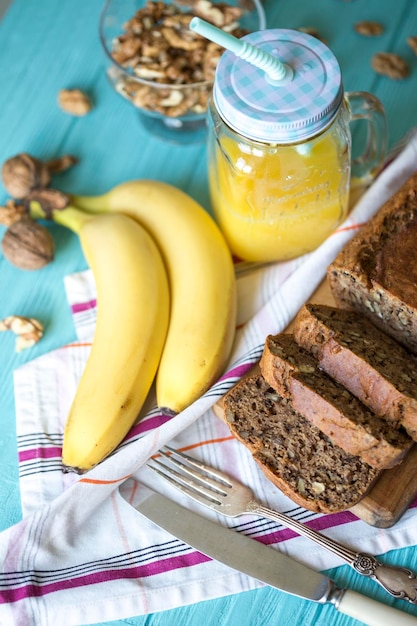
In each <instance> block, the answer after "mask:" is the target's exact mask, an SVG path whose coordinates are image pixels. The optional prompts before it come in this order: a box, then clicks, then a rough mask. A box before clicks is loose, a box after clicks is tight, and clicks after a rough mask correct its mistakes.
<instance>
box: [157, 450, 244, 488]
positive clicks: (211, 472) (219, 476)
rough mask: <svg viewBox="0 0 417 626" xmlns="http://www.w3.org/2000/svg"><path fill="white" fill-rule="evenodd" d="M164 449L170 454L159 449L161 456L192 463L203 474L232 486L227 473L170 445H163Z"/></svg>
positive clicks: (188, 463)
mask: <svg viewBox="0 0 417 626" xmlns="http://www.w3.org/2000/svg"><path fill="white" fill-rule="evenodd" d="M164 449H165V450H168V451H169V452H170V454H166V453H164V452H163V451H162V450H160V451H159V452H160V453H161V454H162V455H163V456H165V457H167V458H168V457H169V458H170V460H171V461H174V458H177V459H181V460H182V461H184V462H185V463H186V464H187V465H192V466H193V467H196V468H199V469H200V470H202V471H203V472H204V473H205V474H207V476H211V477H212V478H214V479H215V480H216V481H217V482H220V483H223V484H224V485H225V486H226V487H232V481H231V479H230V477H229V476H227V474H224V473H223V472H221V471H220V470H217V469H214V467H209V466H208V465H205V464H204V463H202V462H201V461H199V460H198V459H196V458H195V457H193V456H189V455H188V454H185V452H180V451H179V450H175V448H171V447H170V446H164Z"/></svg>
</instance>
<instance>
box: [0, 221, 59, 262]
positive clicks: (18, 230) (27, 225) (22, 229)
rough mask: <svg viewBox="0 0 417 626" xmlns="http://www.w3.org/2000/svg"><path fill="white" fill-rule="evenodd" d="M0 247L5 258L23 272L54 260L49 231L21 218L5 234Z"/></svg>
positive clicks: (53, 245) (53, 249) (36, 223)
mask: <svg viewBox="0 0 417 626" xmlns="http://www.w3.org/2000/svg"><path fill="white" fill-rule="evenodd" d="M1 247H2V250H3V254H4V256H5V258H6V259H7V260H8V261H9V262H10V263H12V265H15V266H16V267H19V268H20V269H23V270H37V269H40V268H41V267H44V266H45V265H47V264H48V263H50V262H51V261H52V260H53V258H54V252H55V244H54V240H53V237H52V235H51V233H50V232H49V230H47V228H45V226H42V225H41V224H38V222H35V221H34V220H33V219H31V218H30V217H26V216H25V217H23V218H22V219H21V220H19V221H18V222H15V223H14V224H12V225H11V226H10V227H9V228H8V229H7V230H6V232H5V234H4V237H3V240H2V242H1Z"/></svg>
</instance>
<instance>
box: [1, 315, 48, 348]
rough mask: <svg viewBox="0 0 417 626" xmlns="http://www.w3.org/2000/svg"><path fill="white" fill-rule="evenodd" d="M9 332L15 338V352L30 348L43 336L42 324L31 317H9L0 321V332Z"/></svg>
mask: <svg viewBox="0 0 417 626" xmlns="http://www.w3.org/2000/svg"><path fill="white" fill-rule="evenodd" d="M4 330H11V331H12V332H13V333H14V334H15V335H17V337H16V344H15V348H16V352H21V351H22V350H25V349H26V348H31V347H32V346H34V345H35V343H37V342H38V341H39V340H40V339H41V337H42V336H43V326H42V324H41V323H40V322H39V321H38V320H36V319H34V318H33V317H24V316H23V315H9V316H8V317H5V318H4V319H3V320H1V321H0V331H4Z"/></svg>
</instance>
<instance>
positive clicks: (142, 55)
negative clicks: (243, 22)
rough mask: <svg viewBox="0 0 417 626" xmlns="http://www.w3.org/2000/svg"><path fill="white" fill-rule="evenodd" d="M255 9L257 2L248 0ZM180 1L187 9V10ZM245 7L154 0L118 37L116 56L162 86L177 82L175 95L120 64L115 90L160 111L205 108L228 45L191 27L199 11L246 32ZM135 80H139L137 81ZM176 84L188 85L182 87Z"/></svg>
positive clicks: (203, 0) (114, 73)
mask: <svg viewBox="0 0 417 626" xmlns="http://www.w3.org/2000/svg"><path fill="white" fill-rule="evenodd" d="M249 5H250V7H251V8H252V9H253V3H252V4H251V0H249ZM179 6H181V7H185V8H187V9H188V11H186V12H185V11H182V10H181V9H180V8H179ZM242 13H243V9H242V7H233V6H230V5H228V4H227V3H225V2H219V3H217V4H214V3H213V2H211V1H210V0H176V2H175V4H170V5H165V4H164V3H163V2H152V1H149V2H147V3H146V5H145V6H144V7H142V8H141V9H139V10H138V11H137V12H136V13H135V15H134V16H133V17H132V18H131V19H130V20H128V21H127V22H126V23H125V24H124V32H123V33H122V34H121V35H119V36H118V37H116V38H115V40H114V42H113V48H112V51H111V55H112V57H113V58H114V59H115V61H117V62H118V63H119V65H122V66H123V67H124V68H128V69H129V70H130V71H132V73H133V75H134V77H137V78H139V79H143V80H147V81H150V82H155V83H158V84H161V85H172V86H174V91H173V92H172V93H171V94H170V93H168V92H167V90H166V89H164V88H162V87H161V88H159V86H156V87H153V86H152V85H144V84H143V83H139V82H138V81H135V79H134V78H127V77H126V76H125V75H123V73H121V72H120V70H119V71H118V69H117V68H111V69H110V70H109V76H110V78H111V80H112V82H113V84H114V87H115V89H116V91H118V92H119V93H120V94H121V95H122V96H124V97H125V98H127V99H128V100H130V101H131V102H132V104H134V106H137V107H140V108H145V109H147V110H149V111H156V112H159V113H162V114H163V115H166V116H167V117H180V116H182V115H185V114H187V113H188V112H191V113H199V114H201V113H204V112H205V111H206V110H207V102H208V97H209V93H210V91H211V85H209V84H207V85H195V83H205V82H206V81H209V82H210V83H211V82H212V81H213V80H214V72H215V69H216V66H217V63H218V60H219V58H220V56H221V54H222V53H223V51H224V49H223V48H222V47H220V46H218V45H217V44H213V43H212V42H210V41H208V40H207V39H205V38H204V37H201V36H200V35H198V34H197V33H195V32H194V31H191V30H190V29H189V23H190V21H191V19H192V18H193V17H194V16H198V17H201V18H203V19H206V20H207V21H209V22H211V23H212V24H215V25H216V26H218V27H220V28H222V29H223V30H225V31H227V32H229V33H231V34H232V35H233V36H235V37H237V38H240V37H242V36H243V35H245V34H247V32H248V31H245V30H243V29H241V28H240V27H239V24H238V20H239V18H240V17H241V15H242ZM135 83H136V84H135ZM175 85H185V86H187V87H188V86H189V89H188V88H187V90H186V91H182V92H180V90H177V89H175Z"/></svg>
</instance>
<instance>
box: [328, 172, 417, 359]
mask: <svg viewBox="0 0 417 626" xmlns="http://www.w3.org/2000/svg"><path fill="white" fill-rule="evenodd" d="M416 241H417V172H416V173H415V174H414V175H413V176H412V177H411V178H410V179H409V180H408V181H407V182H406V183H405V184H404V185H403V187H402V188H401V189H400V190H399V191H398V192H397V193H396V194H395V195H394V196H392V198H390V200H388V202H387V203H386V204H385V205H384V206H383V207H382V208H381V209H380V210H379V211H378V213H376V215H375V216H374V217H373V218H372V219H370V220H369V222H368V223H367V224H366V225H365V226H364V227H363V228H362V229H361V230H360V231H359V233H358V234H357V235H356V236H355V237H353V239H351V241H350V242H349V243H348V244H347V245H346V246H345V247H344V249H343V250H342V251H341V252H340V253H339V255H338V256H337V257H336V259H335V260H334V262H333V263H331V264H330V266H329V268H328V271H327V276H328V281H329V285H330V289H331V292H332V294H333V297H334V299H335V301H336V303H337V304H338V306H340V307H342V308H345V309H352V310H355V311H359V312H361V313H363V315H365V316H367V317H369V318H370V319H371V320H372V321H373V322H374V324H375V325H376V326H378V327H379V328H382V330H384V331H385V332H386V333H388V334H390V335H391V336H392V337H394V338H395V339H396V340H397V341H399V342H400V343H403V344H404V345H405V346H406V347H407V348H408V349H409V350H412V351H413V352H415V353H417V289H416V285H417V247H416Z"/></svg>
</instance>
